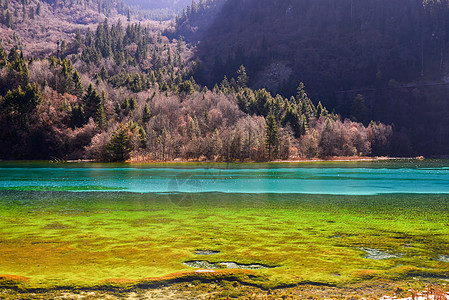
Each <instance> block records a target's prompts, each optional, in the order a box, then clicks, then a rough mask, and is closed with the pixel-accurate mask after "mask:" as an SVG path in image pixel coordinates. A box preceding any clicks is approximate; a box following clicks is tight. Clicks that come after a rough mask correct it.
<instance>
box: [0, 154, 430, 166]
mask: <svg viewBox="0 0 449 300" xmlns="http://www.w3.org/2000/svg"><path fill="white" fill-rule="evenodd" d="M399 160H418V161H423V160H425V158H424V157H423V156H417V157H389V156H375V157H370V156H333V157H328V158H298V159H287V160H280V159H277V160H270V161H253V160H245V161H239V160H236V161H216V160H201V159H180V158H176V159H172V160H137V159H130V160H127V161H125V162H103V161H97V160H93V159H73V160H65V161H64V160H62V161H56V162H62V163H64V162H67V163H106V164H107V163H111V164H114V163H128V164H190V163H192V164H193V163H199V164H201V163H204V164H213V163H216V164H273V163H280V164H281V163H315V162H317V163H318V162H375V161H399ZM0 161H2V160H0ZM4 161H5V160H4ZM29 161H33V160H29Z"/></svg>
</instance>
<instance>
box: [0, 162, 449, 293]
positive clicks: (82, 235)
mask: <svg viewBox="0 0 449 300" xmlns="http://www.w3.org/2000/svg"><path fill="white" fill-rule="evenodd" d="M448 200H449V161H446V160H425V161H416V160H398V161H373V162H313V163H266V164H224V163H222V164H220V163H218V164H216V163H203V164H200V163H198V164H197V163H191V164H190V163H188V164H181V163H180V164H147V165H145V164H141V165H139V164H94V163H46V162H0V257H1V261H0V274H8V275H19V276H25V277H28V278H29V279H30V280H29V282H27V285H29V286H32V287H48V286H52V287H53V286H61V285H98V284H102V282H105V280H110V279H114V278H124V279H129V280H141V279H143V278H149V277H160V276H165V275H167V274H171V273H175V272H179V271H194V270H201V269H214V270H216V269H236V270H238V269H244V270H250V272H253V273H254V275H252V276H247V275H245V276H246V277H245V278H243V279H242V281H245V282H247V283H251V284H257V285H260V286H267V287H275V286H279V285H288V284H297V283H301V282H316V283H322V284H345V283H350V282H355V281H358V280H370V279H373V278H385V279H390V280H400V279H403V278H409V277H413V276H423V277H431V278H434V277H439V278H446V277H448V274H449V221H448V220H449V201H448ZM245 274H246V273H245Z"/></svg>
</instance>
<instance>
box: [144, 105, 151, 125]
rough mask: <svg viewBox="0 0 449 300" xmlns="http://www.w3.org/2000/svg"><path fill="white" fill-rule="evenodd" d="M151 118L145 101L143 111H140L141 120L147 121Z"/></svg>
mask: <svg viewBox="0 0 449 300" xmlns="http://www.w3.org/2000/svg"><path fill="white" fill-rule="evenodd" d="M150 118H151V112H150V109H149V108H148V104H146V103H145V107H144V108H143V113H142V121H143V122H144V123H148V121H150Z"/></svg>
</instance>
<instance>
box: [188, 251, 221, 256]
mask: <svg viewBox="0 0 449 300" xmlns="http://www.w3.org/2000/svg"><path fill="white" fill-rule="evenodd" d="M218 253H220V251H214V250H195V252H194V254H195V255H214V254H218Z"/></svg>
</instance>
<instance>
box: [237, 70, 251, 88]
mask: <svg viewBox="0 0 449 300" xmlns="http://www.w3.org/2000/svg"><path fill="white" fill-rule="evenodd" d="M237 75H238V77H237V86H238V87H239V88H240V89H243V88H245V87H246V86H247V84H248V81H249V77H248V75H246V69H245V67H244V66H243V65H241V66H240V68H239V69H238V71H237Z"/></svg>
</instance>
